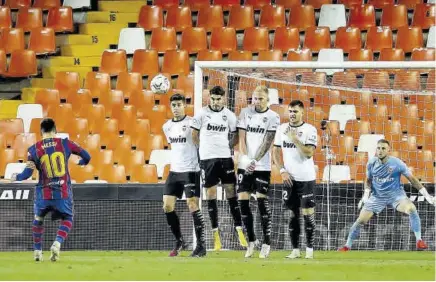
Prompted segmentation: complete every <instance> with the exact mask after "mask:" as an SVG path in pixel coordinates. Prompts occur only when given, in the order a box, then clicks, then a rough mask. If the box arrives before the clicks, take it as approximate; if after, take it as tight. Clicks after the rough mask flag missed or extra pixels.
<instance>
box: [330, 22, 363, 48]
mask: <svg viewBox="0 0 436 282" xmlns="http://www.w3.org/2000/svg"><path fill="white" fill-rule="evenodd" d="M361 46H362V40H361V34H360V29H358V28H357V27H339V28H338V29H337V31H336V39H335V48H340V49H343V50H344V52H345V53H348V52H350V50H352V49H360V48H361Z"/></svg>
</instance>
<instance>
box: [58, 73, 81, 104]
mask: <svg viewBox="0 0 436 282" xmlns="http://www.w3.org/2000/svg"><path fill="white" fill-rule="evenodd" d="M54 88H55V89H57V90H59V98H60V99H66V98H67V97H68V95H69V93H70V92H73V93H76V92H77V90H79V89H80V88H81V85H80V77H79V74H78V73H77V72H63V71H58V72H56V75H55V79H54Z"/></svg>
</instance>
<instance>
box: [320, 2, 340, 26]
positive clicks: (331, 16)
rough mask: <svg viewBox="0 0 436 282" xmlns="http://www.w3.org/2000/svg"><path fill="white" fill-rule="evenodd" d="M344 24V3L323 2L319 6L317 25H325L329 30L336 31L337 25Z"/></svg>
mask: <svg viewBox="0 0 436 282" xmlns="http://www.w3.org/2000/svg"><path fill="white" fill-rule="evenodd" d="M346 25H347V21H346V18H345V6H344V5H341V4H338V5H330V4H324V5H322V6H321V12H320V16H319V23H318V26H326V27H328V28H329V29H330V31H336V30H337V29H338V28H339V27H344V26H346Z"/></svg>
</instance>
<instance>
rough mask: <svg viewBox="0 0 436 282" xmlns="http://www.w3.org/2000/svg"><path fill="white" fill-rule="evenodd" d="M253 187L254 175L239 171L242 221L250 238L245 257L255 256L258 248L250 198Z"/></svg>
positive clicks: (239, 197)
mask: <svg viewBox="0 0 436 282" xmlns="http://www.w3.org/2000/svg"><path fill="white" fill-rule="evenodd" d="M252 187H253V175H252V174H251V175H246V174H245V170H243V169H238V189H237V190H238V191H237V192H238V199H239V205H240V207H241V216H242V221H243V222H244V226H245V230H246V231H247V236H248V247H247V251H246V253H245V257H246V258H249V257H251V256H252V255H253V253H254V249H255V247H256V235H255V233H254V219H253V213H252V212H251V208H250V196H251V192H252Z"/></svg>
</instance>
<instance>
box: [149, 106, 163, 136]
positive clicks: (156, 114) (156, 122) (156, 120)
mask: <svg viewBox="0 0 436 282" xmlns="http://www.w3.org/2000/svg"><path fill="white" fill-rule="evenodd" d="M166 117H167V106H165V105H155V106H153V108H152V109H151V111H150V112H149V113H148V118H149V119H150V120H152V121H153V122H152V123H151V124H150V130H151V133H154V134H158V133H161V132H162V125H163V124H164V123H165V121H166Z"/></svg>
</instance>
